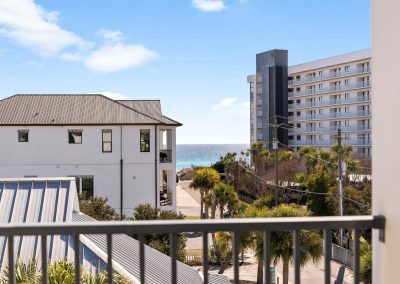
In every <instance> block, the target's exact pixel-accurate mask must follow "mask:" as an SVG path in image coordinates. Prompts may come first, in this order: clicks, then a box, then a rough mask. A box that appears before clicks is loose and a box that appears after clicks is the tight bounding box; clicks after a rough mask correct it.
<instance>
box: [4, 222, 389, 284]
mask: <svg viewBox="0 0 400 284" xmlns="http://www.w3.org/2000/svg"><path fill="white" fill-rule="evenodd" d="M346 228H347V229H354V236H355V237H354V255H353V260H354V271H355V273H354V283H359V282H360V278H359V273H358V271H359V263H360V262H359V261H360V241H359V237H360V229H362V228H372V229H379V230H380V232H379V237H380V240H382V241H383V240H384V228H385V218H384V217H383V216H344V217H336V216H335V217H294V218H243V219H216V220H157V221H148V220H145V221H105V222H82V223H81V222H79V223H29V224H28V223H22V224H15V223H14V224H10V223H6V224H0V235H2V236H7V240H8V244H9V245H8V256H9V257H8V267H9V279H8V280H9V283H11V284H13V283H15V269H14V268H15V252H14V245H13V244H14V237H15V236H20V235H40V236H41V241H42V244H43V246H42V248H41V260H42V267H43V269H44V271H45V270H46V265H47V261H48V254H47V247H46V240H47V236H48V235H72V236H73V237H74V265H75V282H76V283H79V282H80V268H79V267H80V265H79V263H80V254H81V252H80V249H79V240H80V235H82V234H106V235H107V246H106V247H107V275H108V279H107V282H108V283H109V284H112V283H113V279H112V275H113V266H114V265H115V264H114V261H113V258H112V239H113V235H114V234H129V235H132V234H137V235H138V236H139V238H138V239H139V247H140V255H139V257H140V267H139V270H140V283H145V282H146V281H145V278H147V277H148V276H146V269H145V267H146V264H145V260H144V257H145V250H144V235H146V234H154V233H169V236H170V244H171V246H170V256H171V275H170V276H171V278H170V280H171V283H177V281H178V275H177V260H176V257H177V247H176V245H177V234H178V233H182V232H202V239H203V268H204V272H203V273H204V277H203V278H204V283H207V284H208V283H209V268H208V265H209V264H208V259H209V258H208V253H209V252H208V249H209V246H208V234H209V233H211V232H218V231H229V232H233V234H232V252H233V255H232V257H233V267H234V283H239V279H240V277H239V241H240V239H239V237H240V233H241V232H247V231H262V232H263V247H264V250H263V259H264V267H263V270H264V275H265V278H264V283H266V284H270V283H271V282H272V281H271V275H270V270H269V264H270V262H271V253H270V251H271V232H274V231H283V230H285V231H286V230H290V231H292V234H293V259H294V261H293V262H294V272H295V281H294V284H300V262H301V259H300V251H301V240H300V231H301V230H303V229H317V230H323V242H324V268H325V284H328V283H330V261H331V246H332V239H331V234H330V230H331V229H346ZM46 276H47V275H46V273H43V274H42V283H47V278H46Z"/></svg>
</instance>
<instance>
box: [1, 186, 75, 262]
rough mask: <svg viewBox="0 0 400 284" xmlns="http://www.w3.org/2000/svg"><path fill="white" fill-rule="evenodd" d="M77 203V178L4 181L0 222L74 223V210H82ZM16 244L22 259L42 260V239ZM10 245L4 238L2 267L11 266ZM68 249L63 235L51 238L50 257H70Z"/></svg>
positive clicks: (24, 239)
mask: <svg viewBox="0 0 400 284" xmlns="http://www.w3.org/2000/svg"><path fill="white" fill-rule="evenodd" d="M77 200H78V197H77V191H76V187H75V181H74V179H73V178H47V179H46V180H43V179H39V178H36V179H7V180H5V179H0V223H40V222H71V221H72V211H73V209H74V208H75V209H76V210H79V205H78V203H77ZM14 243H15V245H16V250H15V251H16V256H17V257H18V258H21V259H22V260H24V261H28V260H30V259H32V257H37V258H40V247H41V245H40V239H39V237H38V236H22V237H16V238H15V240H14ZM7 246H8V245H7V240H6V239H5V238H4V237H0V267H1V266H2V264H4V263H7V259H8V254H7ZM67 246H68V241H67V240H66V239H65V238H64V237H63V236H50V237H49V238H48V245H47V247H48V250H49V252H48V253H49V258H50V259H52V260H55V259H61V258H64V257H66V256H68V249H67V248H66V247H67ZM70 253H71V251H70Z"/></svg>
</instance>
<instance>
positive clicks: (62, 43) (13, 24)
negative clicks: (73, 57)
mask: <svg viewBox="0 0 400 284" xmlns="http://www.w3.org/2000/svg"><path fill="white" fill-rule="evenodd" d="M58 16H59V13H58V12H55V11H45V10H44V9H42V8H41V7H40V6H39V5H37V4H35V2H34V1H33V0H1V1H0V34H1V35H3V36H5V37H8V38H10V39H12V40H15V41H16V42H17V43H19V44H21V45H23V46H26V47H28V48H30V49H32V50H34V51H35V52H37V53H39V54H40V55H42V56H56V55H58V54H59V53H60V52H61V51H62V50H63V49H65V48H68V47H75V48H78V49H81V48H85V47H86V46H88V45H90V44H89V43H87V42H85V41H84V40H82V39H81V38H80V37H79V36H77V35H76V34H74V33H72V32H70V31H67V30H64V29H62V28H61V27H60V26H58V25H57V21H58Z"/></svg>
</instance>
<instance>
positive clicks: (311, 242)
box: [255, 204, 322, 284]
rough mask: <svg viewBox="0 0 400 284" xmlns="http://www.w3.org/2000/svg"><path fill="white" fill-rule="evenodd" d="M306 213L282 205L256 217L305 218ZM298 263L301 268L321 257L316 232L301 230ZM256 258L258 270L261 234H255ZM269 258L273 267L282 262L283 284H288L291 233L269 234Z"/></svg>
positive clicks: (258, 281) (291, 254) (319, 239)
mask: <svg viewBox="0 0 400 284" xmlns="http://www.w3.org/2000/svg"><path fill="white" fill-rule="evenodd" d="M308 215H309V214H308V212H307V211H306V210H305V209H303V208H302V207H300V206H297V205H293V204H291V205H286V204H282V205H280V206H279V207H274V208H272V209H270V210H261V211H259V214H258V217H263V218H265V217H267V218H276V217H305V216H308ZM300 243H301V248H300V263H301V265H302V266H304V265H305V264H307V263H308V262H310V261H313V262H317V261H319V260H320V259H321V256H322V241H321V237H320V235H319V233H318V231H316V230H302V231H301V232H300ZM255 249H256V256H257V258H258V260H259V263H258V266H259V268H260V267H262V265H263V239H262V234H261V233H257V237H256V245H255ZM271 256H272V262H273V263H274V265H277V264H278V262H279V261H282V264H283V267H282V271H283V273H282V274H283V279H282V280H283V282H282V283H283V284H288V279H289V263H290V262H291V261H292V260H293V235H292V231H289V230H287V231H281V232H272V234H271ZM262 278H263V277H262V268H261V269H259V270H258V275H257V283H262Z"/></svg>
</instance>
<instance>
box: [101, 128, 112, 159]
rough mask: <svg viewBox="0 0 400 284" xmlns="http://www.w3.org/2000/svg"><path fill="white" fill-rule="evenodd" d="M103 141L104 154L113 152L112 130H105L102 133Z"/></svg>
mask: <svg viewBox="0 0 400 284" xmlns="http://www.w3.org/2000/svg"><path fill="white" fill-rule="evenodd" d="M101 139H102V151H103V153H111V152H112V130H111V129H103V130H102V133H101Z"/></svg>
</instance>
